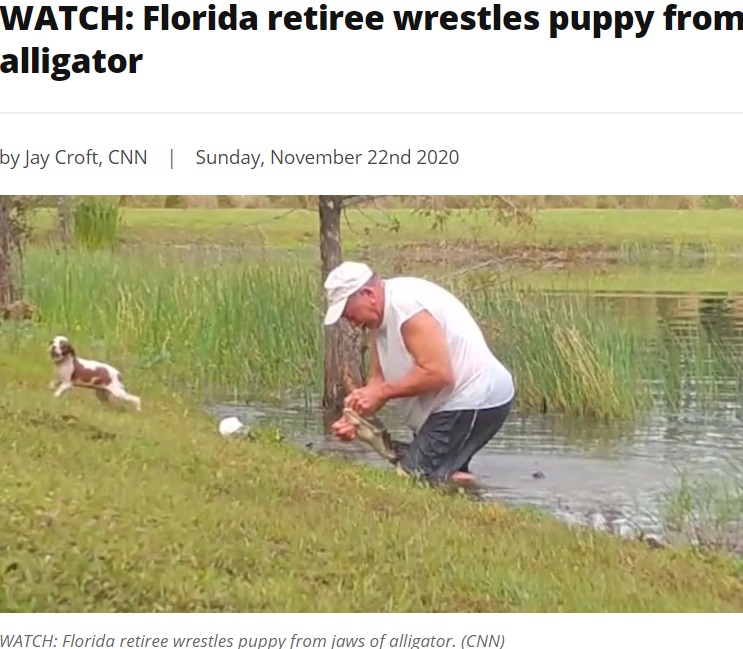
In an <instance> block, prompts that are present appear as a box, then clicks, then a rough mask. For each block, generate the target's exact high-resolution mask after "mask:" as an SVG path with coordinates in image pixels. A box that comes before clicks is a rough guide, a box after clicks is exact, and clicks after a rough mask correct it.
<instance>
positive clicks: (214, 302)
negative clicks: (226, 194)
mask: <svg viewBox="0 0 743 649" xmlns="http://www.w3.org/2000/svg"><path fill="white" fill-rule="evenodd" d="M29 267H30V269H31V273H32V275H33V280H34V281H33V283H32V285H31V291H30V292H31V297H32V299H33V300H34V301H35V303H36V304H38V306H39V308H40V309H41V312H42V315H43V319H44V322H46V323H49V326H54V327H55V328H56V329H60V330H62V331H64V332H67V333H68V335H69V336H70V337H75V338H76V339H78V340H81V341H84V342H85V344H86V347H87V349H88V350H90V351H89V353H100V354H107V353H119V354H124V353H127V354H128V355H129V356H130V357H131V359H132V362H135V363H136V366H137V367H138V368H139V369H140V370H145V369H146V370H149V371H150V372H152V371H154V372H155V374H156V375H158V376H162V377H165V378H167V379H169V380H170V381H171V382H173V383H174V384H177V385H179V386H180V387H181V389H185V388H186V387H188V388H192V389H194V390H198V391H200V392H204V393H207V394H212V395H214V396H215V397H216V396H221V397H222V398H225V397H226V396H236V395H242V396H244V397H245V396H251V395H253V394H254V393H259V394H260V395H261V397H265V396H266V395H268V394H271V395H275V394H279V393H282V392H283V391H285V390H288V389H290V388H292V387H300V386H302V385H303V384H304V383H306V382H308V381H309V382H310V383H312V382H317V381H318V379H319V375H318V373H317V372H318V370H319V368H320V367H321V364H320V363H321V360H320V354H318V349H319V345H320V333H321V328H320V325H319V315H318V313H317V311H316V308H315V305H316V302H317V290H318V282H317V280H316V279H315V278H314V277H313V276H312V275H311V274H309V273H307V272H306V271H304V270H303V269H301V268H299V267H295V266H276V265H274V266H270V265H263V264H261V265H254V264H252V263H250V262H239V261H234V260H231V261H222V262H219V261H217V262H214V261H211V262H207V261H203V260H199V259H191V260H184V261H181V262H179V263H175V262H174V261H173V260H169V259H167V258H165V257H158V256H151V257H150V256H143V255H131V254H123V253H121V254H110V253H107V252H96V253H77V252H71V253H68V254H66V255H45V254H43V253H40V252H38V251H34V252H33V254H31V255H29Z"/></svg>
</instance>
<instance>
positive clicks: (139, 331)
mask: <svg viewBox="0 0 743 649" xmlns="http://www.w3.org/2000/svg"><path fill="white" fill-rule="evenodd" d="M28 277H29V279H30V281H31V285H30V297H31V298H32V299H33V301H34V302H35V303H36V304H37V305H38V307H39V308H40V311H41V314H42V318H43V323H44V325H43V330H42V331H41V332H40V335H44V336H46V335H50V334H53V333H59V332H65V333H67V334H68V335H69V336H71V337H74V338H75V339H76V340H78V341H80V344H81V347H82V348H83V349H85V350H86V352H87V353H89V354H100V355H101V356H109V357H110V356H111V355H118V356H119V357H125V358H126V364H127V367H128V368H130V369H129V370H128V372H127V373H131V372H132V371H134V372H141V375H142V376H153V377H157V378H158V380H160V379H165V380H167V381H168V382H169V383H170V384H172V385H174V386H176V389H178V390H180V391H183V390H186V389H189V390H194V391H196V392H197V393H198V394H199V395H201V396H203V397H205V398H214V399H217V398H222V399H224V398H235V399H244V398H245V399H253V398H254V399H261V400H262V399H266V398H269V397H277V398H278V397H283V396H286V395H287V394H290V393H292V394H294V395H296V396H297V397H299V396H300V395H301V396H302V397H305V398H307V395H308V393H317V391H319V389H320V387H321V384H322V380H321V379H322V364H323V361H322V359H323V350H322V345H323V328H322V318H321V315H322V311H323V304H324V298H323V296H322V293H321V291H320V282H319V277H318V275H317V273H316V271H315V270H314V269H310V267H308V266H307V265H306V264H303V263H301V262H296V263H295V262H287V261H281V260H276V259H274V260H272V261H270V262H266V261H263V260H261V259H258V258H255V257H251V258H249V259H240V258H239V257H235V256H233V257H231V258H223V257H219V256H213V255H212V256H209V255H208V254H204V253H203V252H198V251H197V252H193V251H190V252H187V253H184V254H176V253H174V252H173V251H170V252H169V253H168V254H163V253H162V251H161V253H159V254H158V253H153V254H149V253H148V252H146V251H143V250H135V251H121V252H117V253H113V252H110V251H89V252H82V251H68V252H66V253H61V254H54V255H50V254H47V253H45V252H44V251H43V250H41V249H32V250H30V251H29V254H28ZM450 288H452V290H454V291H455V292H456V293H457V295H459V296H461V298H462V299H463V300H464V301H465V302H466V303H467V304H468V305H469V306H470V307H471V309H472V311H473V313H474V315H475V316H476V318H477V319H478V321H479V322H480V323H481V324H482V326H483V329H484V331H485V334H486V337H487V339H488V341H489V343H490V344H491V345H492V348H493V350H494V351H495V353H496V355H497V356H498V357H499V358H501V359H502V360H503V362H504V363H505V364H506V365H507V366H508V367H509V368H510V369H511V371H512V372H513V375H514V378H515V380H516V384H517V402H518V407H519V409H520V410H521V411H522V412H523V411H537V412H539V411H546V412H550V413H562V414H568V415H579V416H588V417H594V418H598V419H604V420H617V419H624V420H632V419H636V418H638V417H640V416H642V415H643V414H645V413H647V412H648V411H649V410H650V409H651V408H652V407H653V406H654V405H655V404H656V403H657V400H658V398H660V399H661V401H663V404H662V405H664V406H665V407H669V406H670V407H671V409H677V410H678V409H679V408H681V407H682V406H683V405H684V404H683V403H682V402H683V399H682V396H683V397H685V398H686V399H687V400H688V395H689V394H690V393H692V392H693V394H694V398H696V399H698V400H701V401H705V403H707V404H711V403H713V402H714V401H715V400H716V398H717V397H718V395H719V394H720V391H721V390H723V389H729V387H730V384H731V382H732V383H734V384H735V385H737V386H740V385H741V383H742V382H743V369H741V368H743V364H742V363H740V362H739V361H738V360H736V357H735V356H734V354H733V353H732V351H731V350H729V349H727V348H725V347H723V346H721V343H719V341H717V342H715V341H713V340H706V339H704V338H699V339H695V340H687V341H684V340H682V339H679V338H678V337H668V338H666V339H663V338H660V339H658V340H652V339H650V338H649V334H648V333H647V332H644V331H643V330H642V328H637V329H635V328H633V327H632V326H631V325H627V324H626V323H625V322H623V321H622V319H621V318H620V317H619V316H617V315H616V314H615V313H613V312H612V311H611V308H610V307H609V306H607V305H605V304H602V303H600V302H599V301H597V300H596V299H594V298H592V297H591V296H588V295H587V296H573V297H570V296H559V297H557V296H550V295H548V294H545V295H542V294H539V293H536V292H525V291H520V290H516V289H513V288H510V287H508V286H506V285H495V284H493V283H492V281H490V280H489V279H488V278H487V277H481V278H477V277H474V278H472V277H469V278H467V280H462V279H459V280H457V281H455V282H452V283H450ZM145 370H147V371H146V372H145Z"/></svg>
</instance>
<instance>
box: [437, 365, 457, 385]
mask: <svg viewBox="0 0 743 649" xmlns="http://www.w3.org/2000/svg"><path fill="white" fill-rule="evenodd" d="M436 387H437V388H438V389H439V390H451V389H452V388H453V387H454V372H452V371H451V369H449V368H444V369H441V370H439V371H438V372H436Z"/></svg>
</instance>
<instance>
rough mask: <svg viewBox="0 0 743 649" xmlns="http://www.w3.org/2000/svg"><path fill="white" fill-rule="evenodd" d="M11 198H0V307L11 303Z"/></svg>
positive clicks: (12, 291) (12, 295) (12, 294)
mask: <svg viewBox="0 0 743 649" xmlns="http://www.w3.org/2000/svg"><path fill="white" fill-rule="evenodd" d="M12 208H13V197H12V196H0V307H3V306H7V305H8V304H10V303H11V302H12V301H13V297H14V293H15V291H14V290H13V261H12V258H11V255H12V252H13V246H12V223H11V212H12Z"/></svg>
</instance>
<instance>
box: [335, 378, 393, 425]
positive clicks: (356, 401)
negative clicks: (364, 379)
mask: <svg viewBox="0 0 743 649" xmlns="http://www.w3.org/2000/svg"><path fill="white" fill-rule="evenodd" d="M386 402H387V397H386V395H385V392H384V388H383V386H382V384H379V383H374V384H371V385H366V386H364V387H363V388H357V389H356V390H354V391H353V392H351V394H349V395H348V396H347V397H346V399H345V401H344V405H345V406H346V408H353V409H354V410H355V411H356V412H358V413H359V414H360V415H362V416H364V417H369V416H371V415H373V414H374V413H376V412H377V411H378V410H379V409H380V408H381V407H382V406H383V405H384V404H385V403H386Z"/></svg>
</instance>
